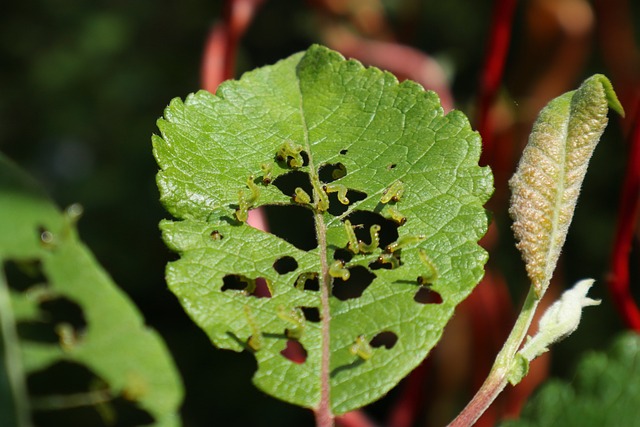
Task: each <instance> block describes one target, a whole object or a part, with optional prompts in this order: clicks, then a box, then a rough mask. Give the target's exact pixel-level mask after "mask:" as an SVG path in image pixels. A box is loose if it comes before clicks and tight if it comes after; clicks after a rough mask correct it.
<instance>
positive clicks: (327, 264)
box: [153, 46, 492, 414]
mask: <svg viewBox="0 0 640 427" xmlns="http://www.w3.org/2000/svg"><path fill="white" fill-rule="evenodd" d="M158 125H159V127H160V131H161V136H156V137H154V138H153V142H154V154H155V156H156V159H157V161H158V164H159V166H160V172H159V173H158V177H157V180H158V186H159V188H160V192H161V200H162V202H163V203H164V205H165V207H166V208H167V209H168V211H169V212H170V213H171V214H172V215H173V216H174V217H175V218H176V220H175V221H169V220H165V221H163V222H162V223H161V228H162V231H163V237H164V240H165V242H167V244H168V245H169V246H170V247H171V248H172V249H173V250H175V251H177V252H178V253H179V254H180V259H178V260H177V261H174V262H171V263H170V264H169V265H168V268H167V281H168V284H169V287H170V288H171V290H172V291H173V292H174V293H175V294H176V295H177V296H178V297H179V298H180V301H181V302H182V304H183V306H184V308H185V310H186V311H187V312H188V314H189V315H190V316H191V317H192V319H193V320H194V321H195V322H196V323H197V324H198V325H199V326H200V327H201V328H203V330H204V331H205V332H206V333H207V334H208V336H209V337H210V339H211V340H212V342H213V343H214V344H215V345H216V346H218V347H220V348H226V349H231V350H235V351H242V350H246V349H247V348H249V349H250V350H251V351H252V352H253V354H254V355H255V357H256V360H257V362H258V369H257V371H256V373H255V376H254V382H255V384H256V385H257V386H258V387H259V388H261V389H262V390H264V391H266V392H268V393H270V394H272V395H273V396H276V397H278V398H280V399H283V400H286V401H288V402H292V403H294V404H298V405H302V406H305V407H308V408H312V409H313V408H317V407H318V406H319V405H320V402H321V400H322V399H325V400H326V399H329V400H330V402H329V404H330V407H331V411H332V412H333V413H335V414H340V413H344V412H346V411H349V410H352V409H355V408H358V407H360V406H363V405H365V404H367V403H369V402H371V401H373V400H376V399H378V398H379V397H381V396H382V395H384V394H385V393H386V392H388V391H389V390H390V389H391V388H392V387H393V386H394V385H395V384H397V383H398V381H400V379H402V378H403V377H404V376H405V375H406V374H407V373H409V372H410V371H411V370H412V369H413V368H414V367H415V366H417V365H418V364H419V363H420V362H421V361H422V359H424V357H426V355H427V354H428V352H429V351H430V349H431V348H432V347H433V346H434V345H435V344H436V343H437V341H438V340H439V338H440V335H441V334H442V331H443V329H444V326H445V325H446V323H447V321H448V319H449V318H450V317H451V315H452V313H453V309H454V307H455V306H456V305H457V304H459V303H460V302H461V301H462V300H463V299H464V298H465V297H466V296H467V295H468V294H469V293H470V292H471V291H472V289H473V287H474V286H475V285H476V284H477V283H478V281H479V280H480V278H481V277H482V274H483V266H484V263H485V261H486V253H485V252H484V251H483V250H482V249H481V248H480V247H479V246H478V244H477V242H478V240H479V239H480V237H481V236H482V235H483V234H484V233H485V232H486V228H487V219H486V214H485V212H484V210H483V208H482V205H483V203H484V202H485V201H486V200H487V199H488V197H489V195H490V194H491V191H492V178H491V174H490V171H489V170H488V169H487V168H481V167H479V166H478V158H479V154H480V138H479V136H478V134H477V133H475V132H473V131H472V130H471V128H470V126H469V123H468V121H467V119H466V118H465V117H464V116H463V115H462V114H461V113H459V112H452V113H450V114H448V115H446V116H445V115H444V114H443V111H442V107H441V106H440V104H439V100H438V98H437V96H436V95H435V94H434V93H433V92H426V91H424V90H423V89H422V88H421V87H420V86H418V85H417V84H415V83H412V82H404V83H398V81H397V80H396V79H395V78H394V77H393V76H391V75H390V74H388V73H384V72H382V71H380V70H377V69H375V68H364V67H363V66H362V65H361V64H359V63H358V62H356V61H347V60H345V59H344V58H342V57H341V56H340V55H339V54H337V53H336V52H332V51H330V50H329V49H326V48H324V47H321V46H313V47H311V48H310V49H309V50H308V51H306V52H303V53H300V54H296V55H293V56H292V57H290V58H287V59H285V60H283V61H280V62H279V63H277V64H275V65H273V66H268V67H264V68H260V69H257V70H255V71H252V72H250V73H247V74H245V75H244V76H243V77H242V78H241V79H240V80H239V81H230V82H226V83H224V84H223V85H221V87H220V88H219V89H218V92H217V93H216V94H215V95H212V94H209V93H206V92H199V93H197V94H194V95H190V96H189V97H188V98H187V99H186V100H185V101H184V102H183V101H181V100H174V101H173V102H172V103H171V105H170V106H169V107H168V108H167V110H166V112H165V116H164V118H163V119H161V120H160V121H159V123H158ZM246 177H250V178H249V181H247V182H246V185H244V186H242V188H240V189H239V188H238V182H244V181H245V180H246V179H247V178H246ZM255 177H257V178H255ZM260 184H262V185H260ZM266 184H272V185H266ZM239 190H240V191H241V193H240V194H238V191H239ZM260 207H262V208H264V209H265V210H266V212H268V213H278V215H277V216H276V217H273V216H272V218H271V220H272V221H271V227H272V231H271V232H265V231H261V230H256V229H255V228H253V227H251V226H249V225H247V224H246V217H247V216H248V212H249V211H250V210H251V209H256V208H260ZM289 214H290V215H289ZM286 215H289V216H286ZM302 216H304V217H305V218H306V219H305V220H304V221H303V222H299V221H298V219H299V218H298V217H302ZM212 230H215V231H216V234H215V236H218V235H219V236H224V238H220V239H216V238H214V234H212ZM300 236H309V237H308V238H307V240H313V241H312V242H307V243H304V242H301V241H300ZM311 236H312V237H311ZM425 254H429V256H428V257H426V255H425ZM425 259H426V260H427V261H426V262H425ZM291 260H293V261H294V262H295V268H293V267H292V266H293V265H294V264H293V262H291ZM416 277H423V278H424V279H423V280H422V281H421V282H420V283H419V281H417V280H416ZM254 278H260V279H261V280H259V281H258V279H254ZM259 283H266V284H268V286H267V288H268V289H264V290H263V291H260V286H259ZM262 292H264V293H265V294H268V297H266V298H265V297H260V295H262ZM371 337H373V338H371ZM374 344H375V345H374Z"/></svg>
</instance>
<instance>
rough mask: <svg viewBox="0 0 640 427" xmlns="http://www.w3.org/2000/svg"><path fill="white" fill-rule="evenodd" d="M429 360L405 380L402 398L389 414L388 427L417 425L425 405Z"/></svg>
mask: <svg viewBox="0 0 640 427" xmlns="http://www.w3.org/2000/svg"><path fill="white" fill-rule="evenodd" d="M428 363H429V360H428V359H427V360H424V361H423V362H422V363H421V364H420V365H419V366H418V367H417V368H416V369H415V370H413V372H411V373H410V374H409V376H408V377H407V379H406V380H405V382H404V384H403V386H402V391H401V392H400V396H398V398H397V399H396V403H395V404H394V405H393V407H392V408H391V411H390V413H389V417H388V422H387V426H389V427H410V426H412V425H413V424H414V423H415V420H416V419H417V415H418V412H419V411H420V410H421V408H420V406H421V405H422V404H424V402H425V399H424V394H425V393H424V383H425V381H426V379H425V378H426V377H427V373H428V371H429V369H428Z"/></svg>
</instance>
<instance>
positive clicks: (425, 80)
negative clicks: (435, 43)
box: [324, 28, 454, 112]
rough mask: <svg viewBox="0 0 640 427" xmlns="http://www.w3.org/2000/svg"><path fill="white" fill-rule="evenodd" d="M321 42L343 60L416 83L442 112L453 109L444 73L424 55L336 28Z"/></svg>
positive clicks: (394, 44) (412, 49)
mask: <svg viewBox="0 0 640 427" xmlns="http://www.w3.org/2000/svg"><path fill="white" fill-rule="evenodd" d="M324 41H325V43H327V44H328V45H329V47H331V48H333V49H335V50H337V51H339V52H340V53H342V54H343V55H344V56H346V57H352V58H356V59H358V60H359V61H362V62H363V63H365V64H367V65H374V66H376V67H380V68H382V69H385V70H388V71H390V72H391V73H393V74H394V75H395V76H396V77H397V78H398V79H400V80H402V79H411V80H414V81H416V82H418V83H420V84H421V85H422V86H423V87H424V88H425V89H429V90H432V91H434V92H436V93H437V94H438V96H439V97H440V103H441V104H442V108H443V109H444V111H445V112H449V111H450V110H451V109H453V107H454V99H453V95H452V93H451V90H450V89H449V84H448V82H447V79H446V75H445V72H444V70H443V69H442V67H441V66H440V64H439V63H438V62H437V61H436V60H435V59H433V58H431V57H430V56H429V55H427V54H425V53H424V52H421V51H419V50H418V49H415V48H412V47H409V46H405V45H402V44H399V43H392V42H385V41H377V40H368V39H365V38H363V37H359V36H356V35H354V34H353V33H352V32H350V31H347V30H344V29H339V28H333V29H331V31H327V32H326V33H325V36H324Z"/></svg>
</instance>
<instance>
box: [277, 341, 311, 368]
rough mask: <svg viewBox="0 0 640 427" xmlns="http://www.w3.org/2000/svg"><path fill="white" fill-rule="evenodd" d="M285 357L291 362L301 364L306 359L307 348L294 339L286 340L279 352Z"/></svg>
mask: <svg viewBox="0 0 640 427" xmlns="http://www.w3.org/2000/svg"><path fill="white" fill-rule="evenodd" d="M280 354H281V355H283V356H284V357H285V358H286V359H289V360H290V361H292V362H293V363H297V364H299V365H300V364H302V363H304V362H306V360H307V350H305V348H304V347H303V346H302V344H300V341H298V340H294V339H288V340H287V346H286V347H285V348H284V350H282V351H281V352H280Z"/></svg>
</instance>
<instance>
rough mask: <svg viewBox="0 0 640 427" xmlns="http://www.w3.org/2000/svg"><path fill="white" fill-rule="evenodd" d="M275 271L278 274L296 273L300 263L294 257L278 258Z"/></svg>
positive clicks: (274, 267)
mask: <svg viewBox="0 0 640 427" xmlns="http://www.w3.org/2000/svg"><path fill="white" fill-rule="evenodd" d="M273 269H274V270H275V271H276V272H277V273H278V274H287V273H291V272H292V271H296V270H297V269H298V262H297V261H296V259H295V258H293V257H290V256H283V257H282V258H278V259H277V260H276V262H274V263H273Z"/></svg>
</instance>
